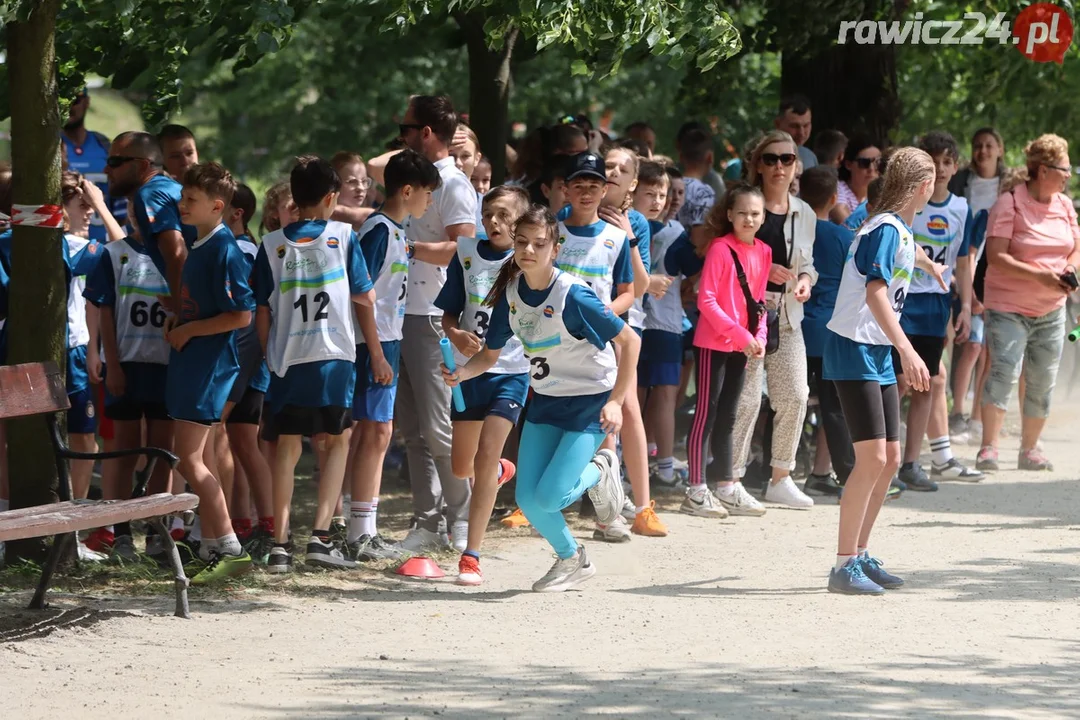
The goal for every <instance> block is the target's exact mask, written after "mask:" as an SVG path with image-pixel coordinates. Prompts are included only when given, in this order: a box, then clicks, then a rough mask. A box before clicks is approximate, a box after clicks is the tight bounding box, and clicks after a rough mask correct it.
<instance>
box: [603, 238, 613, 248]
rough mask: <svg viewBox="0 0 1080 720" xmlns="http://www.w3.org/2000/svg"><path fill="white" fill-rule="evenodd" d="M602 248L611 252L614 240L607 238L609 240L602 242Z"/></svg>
mask: <svg viewBox="0 0 1080 720" xmlns="http://www.w3.org/2000/svg"><path fill="white" fill-rule="evenodd" d="M604 247H606V248H607V249H608V250H612V249H614V247H615V241H614V240H611V239H610V238H609V239H607V240H605V241H604Z"/></svg>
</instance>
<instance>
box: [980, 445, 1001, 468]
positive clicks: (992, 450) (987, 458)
mask: <svg viewBox="0 0 1080 720" xmlns="http://www.w3.org/2000/svg"><path fill="white" fill-rule="evenodd" d="M975 469H976V470H990V471H994V470H997V469H998V451H997V448H996V447H994V446H993V445H984V446H983V447H981V448H980V449H979V454H978V455H976V456H975Z"/></svg>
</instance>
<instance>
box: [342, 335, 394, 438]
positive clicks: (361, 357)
mask: <svg viewBox="0 0 1080 720" xmlns="http://www.w3.org/2000/svg"><path fill="white" fill-rule="evenodd" d="M379 345H381V346H382V351H383V355H385V356H386V361H387V362H388V363H390V367H391V369H392V370H393V371H394V380H393V381H392V382H391V383H390V384H389V385H380V384H379V383H377V382H375V377H374V376H373V375H372V374H371V353H369V352H368V348H367V345H357V346H356V387H355V388H354V389H353V404H352V418H353V420H354V421H360V420H370V421H372V422H381V423H388V422H392V421H393V419H394V400H395V399H396V398H397V384H398V374H399V373H398V370H399V368H400V367H401V341H400V340H391V341H389V342H382V343H379Z"/></svg>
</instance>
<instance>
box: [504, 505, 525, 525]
mask: <svg viewBox="0 0 1080 720" xmlns="http://www.w3.org/2000/svg"><path fill="white" fill-rule="evenodd" d="M502 524H503V527H508V528H523V527H529V520H528V518H526V517H525V513H523V512H521V508H518V509H517V510H515V511H514V512H513V514H512V515H509V516H508V517H504V518H503V519H502Z"/></svg>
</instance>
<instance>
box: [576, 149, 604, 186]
mask: <svg viewBox="0 0 1080 720" xmlns="http://www.w3.org/2000/svg"><path fill="white" fill-rule="evenodd" d="M579 177H591V178H596V179H597V180H600V181H601V182H605V183H606V182H607V170H606V168H605V167H604V158H602V157H600V156H599V155H597V154H596V153H594V152H583V153H578V154H577V155H573V156H571V157H570V160H569V162H568V163H567V166H566V182H570V181H571V180H573V179H574V178H579Z"/></svg>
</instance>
